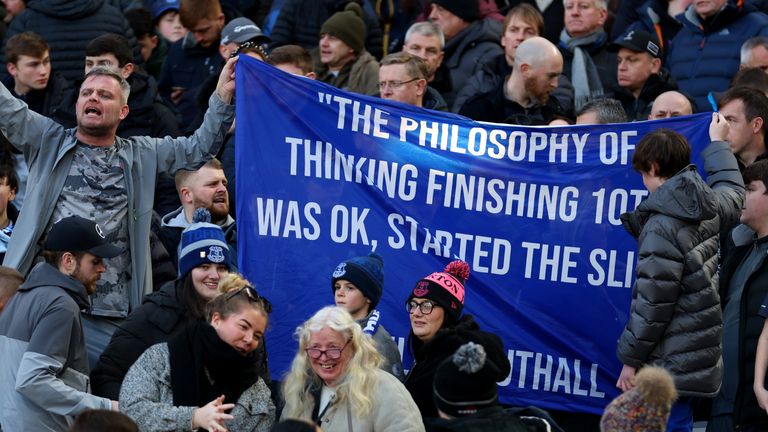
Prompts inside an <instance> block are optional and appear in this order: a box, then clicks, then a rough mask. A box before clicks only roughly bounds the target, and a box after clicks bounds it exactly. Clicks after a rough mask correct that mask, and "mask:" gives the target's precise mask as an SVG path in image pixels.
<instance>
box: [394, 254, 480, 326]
mask: <svg viewBox="0 0 768 432" xmlns="http://www.w3.org/2000/svg"><path fill="white" fill-rule="evenodd" d="M467 279H469V264H467V263H466V262H464V261H461V260H456V261H452V262H450V263H448V265H447V266H445V270H444V271H441V272H435V273H432V274H431V275H429V276H427V277H425V278H424V279H421V280H420V281H418V282H416V286H415V287H414V288H413V291H411V295H410V296H409V297H408V301H411V299H412V298H414V297H418V298H425V299H429V300H432V301H433V302H435V303H437V304H438V305H439V306H441V307H442V308H443V309H444V310H445V317H446V318H447V319H449V320H450V321H451V322H456V321H458V320H459V317H460V316H461V311H462V310H463V309H464V283H465V282H466V281H467Z"/></svg>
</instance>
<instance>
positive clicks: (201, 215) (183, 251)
mask: <svg viewBox="0 0 768 432" xmlns="http://www.w3.org/2000/svg"><path fill="white" fill-rule="evenodd" d="M203 264H223V265H225V266H227V269H231V268H232V258H231V256H230V253H229V246H227V240H226V238H225V237H224V231H222V230H221V227H219V226H218V225H214V224H212V223H211V213H210V212H209V211H208V209H204V208H198V209H196V210H195V213H194V215H193V216H192V224H191V225H190V226H188V227H187V228H186V229H184V232H182V233H181V242H180V243H179V277H180V278H182V277H184V276H186V275H187V273H189V272H191V271H192V269H193V268H195V267H197V266H200V265H203Z"/></svg>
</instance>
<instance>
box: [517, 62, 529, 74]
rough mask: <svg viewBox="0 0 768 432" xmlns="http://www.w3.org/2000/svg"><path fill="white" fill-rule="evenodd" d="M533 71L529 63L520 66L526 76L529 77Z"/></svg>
mask: <svg viewBox="0 0 768 432" xmlns="http://www.w3.org/2000/svg"><path fill="white" fill-rule="evenodd" d="M530 70H531V65H529V64H528V63H523V64H521V65H520V72H522V73H523V74H524V75H527V74H528V73H529V72H530Z"/></svg>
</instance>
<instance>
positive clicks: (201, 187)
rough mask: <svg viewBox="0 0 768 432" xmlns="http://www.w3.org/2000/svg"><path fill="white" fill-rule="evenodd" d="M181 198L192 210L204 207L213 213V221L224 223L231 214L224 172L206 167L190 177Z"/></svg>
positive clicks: (183, 188)
mask: <svg viewBox="0 0 768 432" xmlns="http://www.w3.org/2000/svg"><path fill="white" fill-rule="evenodd" d="M181 198H182V200H183V202H184V203H185V204H191V206H192V208H194V209H196V208H198V207H203V208H206V209H208V210H209V211H210V212H211V221H213V222H214V223H217V222H220V221H223V220H224V219H226V218H227V215H228V214H229V192H227V177H226V176H225V175H224V171H223V170H220V169H216V168H211V167H207V166H204V167H202V168H200V169H199V170H197V171H196V172H195V173H194V174H192V175H191V176H189V178H188V181H187V184H186V186H183V187H182V188H181Z"/></svg>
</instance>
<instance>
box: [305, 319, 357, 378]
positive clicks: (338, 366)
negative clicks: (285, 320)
mask: <svg viewBox="0 0 768 432" xmlns="http://www.w3.org/2000/svg"><path fill="white" fill-rule="evenodd" d="M346 344H347V341H346V340H345V338H344V335H343V334H341V333H339V332H337V331H336V330H333V329H331V328H328V327H324V328H323V329H322V330H320V331H317V332H314V333H312V334H311V335H310V336H309V342H308V343H307V348H311V349H319V350H327V349H341V350H342V351H341V357H339V358H338V359H331V358H328V355H327V354H325V353H323V354H321V355H320V358H317V359H313V358H312V357H311V356H309V355H308V356H307V357H308V358H309V362H310V364H311V365H312V370H313V371H315V374H317V376H318V377H319V378H320V379H321V380H323V382H324V383H325V385H327V386H330V387H333V386H335V385H336V384H338V382H339V381H340V380H341V379H342V378H343V377H344V374H345V373H346V371H347V364H348V363H349V359H351V358H352V354H353V353H352V348H351V347H350V346H347V345H346Z"/></svg>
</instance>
